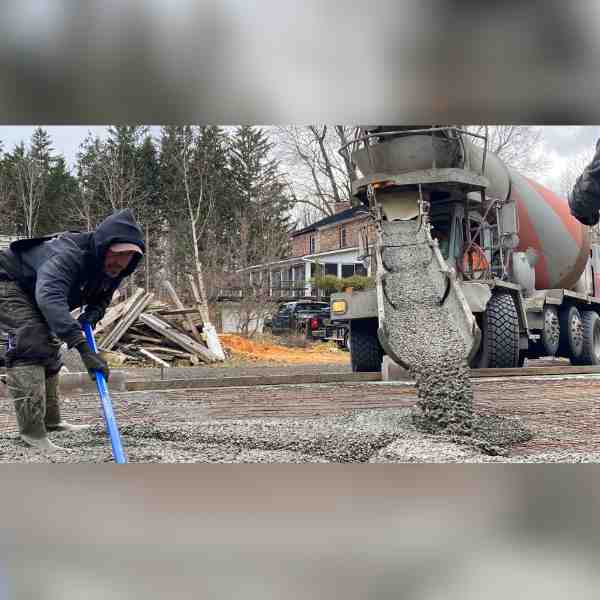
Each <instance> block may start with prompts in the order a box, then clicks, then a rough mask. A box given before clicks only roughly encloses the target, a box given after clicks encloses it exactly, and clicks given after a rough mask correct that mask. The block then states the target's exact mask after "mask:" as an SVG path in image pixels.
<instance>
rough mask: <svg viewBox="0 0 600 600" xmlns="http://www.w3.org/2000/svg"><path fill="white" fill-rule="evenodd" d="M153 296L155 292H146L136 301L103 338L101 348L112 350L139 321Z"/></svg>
mask: <svg viewBox="0 0 600 600" xmlns="http://www.w3.org/2000/svg"><path fill="white" fill-rule="evenodd" d="M152 298H154V294H153V293H149V294H144V295H143V296H142V297H141V298H140V299H139V300H138V301H137V302H134V303H133V304H132V306H131V309H130V310H129V312H128V313H127V314H126V315H125V317H124V318H123V319H122V320H121V322H120V323H119V324H118V325H117V326H116V327H115V328H114V329H113V330H112V331H111V332H110V333H109V334H108V335H107V336H106V337H105V338H104V339H103V340H102V342H101V343H100V349H102V350H110V349H111V348H112V347H113V346H114V345H115V344H116V343H117V342H118V341H119V340H120V339H121V338H122V337H123V335H124V334H125V332H126V331H127V330H128V329H129V328H130V327H131V325H133V324H134V323H135V322H136V321H137V319H138V317H139V316H140V314H141V313H142V311H143V310H145V308H146V307H147V306H148V304H150V302H151V301H152Z"/></svg>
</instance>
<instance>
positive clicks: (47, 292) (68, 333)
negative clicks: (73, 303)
mask: <svg viewBox="0 0 600 600" xmlns="http://www.w3.org/2000/svg"><path fill="white" fill-rule="evenodd" d="M80 268H81V267H80V265H79V263H78V260H77V257H76V256H74V255H72V254H57V255H55V256H53V257H52V258H49V259H48V260H46V261H45V262H44V264H43V265H42V266H41V267H40V269H38V272H37V282H36V286H35V300H36V302H37V305H38V307H39V309H40V311H41V312H42V314H43V315H44V318H45V319H46V322H47V323H48V326H49V327H50V329H51V330H52V331H53V332H54V333H55V334H56V335H57V336H58V337H59V338H60V339H61V340H63V341H64V342H66V343H67V345H68V347H69V348H72V347H73V346H75V345H76V344H78V343H79V342H81V341H83V340H85V337H84V335H83V332H82V331H81V326H80V325H79V323H78V321H77V320H76V319H74V318H73V317H72V316H71V312H70V311H69V301H68V297H69V290H70V289H71V286H72V285H73V284H74V282H75V281H76V280H77V278H78V275H79V270H80Z"/></svg>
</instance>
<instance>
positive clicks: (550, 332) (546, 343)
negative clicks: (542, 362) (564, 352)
mask: <svg viewBox="0 0 600 600" xmlns="http://www.w3.org/2000/svg"><path fill="white" fill-rule="evenodd" d="M540 344H541V356H555V355H556V353H557V352H558V346H559V344H560V319H559V318H558V310H557V309H556V306H545V307H544V329H543V330H542V333H541V336H540Z"/></svg>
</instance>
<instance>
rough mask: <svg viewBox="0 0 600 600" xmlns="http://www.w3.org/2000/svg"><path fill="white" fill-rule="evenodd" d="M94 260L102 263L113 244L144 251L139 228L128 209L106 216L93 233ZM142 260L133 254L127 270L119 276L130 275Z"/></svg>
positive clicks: (139, 256) (138, 255)
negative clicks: (132, 246) (132, 245)
mask: <svg viewBox="0 0 600 600" xmlns="http://www.w3.org/2000/svg"><path fill="white" fill-rule="evenodd" d="M92 240H93V244H94V251H95V255H96V259H97V260H98V262H99V263H100V264H102V262H103V261H104V256H105V255H106V252H107V250H108V249H109V248H110V246H112V245H113V244H116V243H119V242H128V243H130V244H135V245H136V246H138V247H139V248H140V249H141V251H142V252H145V251H146V246H145V245H144V238H143V234H142V230H141V228H140V226H139V225H138V224H137V223H136V222H135V217H134V216H133V212H132V211H131V210H130V209H128V208H127V209H125V210H121V211H119V212H116V213H113V214H112V215H110V216H108V217H107V218H106V219H104V221H102V223H100V225H98V227H97V228H96V231H94V233H93V236H92ZM141 258H142V255H141V254H134V255H133V257H132V258H131V262H130V263H129V265H128V267H127V269H125V270H124V271H123V272H122V274H121V276H126V275H129V274H130V273H132V272H133V271H134V270H135V269H136V267H137V266H138V263H139V262H140V260H141Z"/></svg>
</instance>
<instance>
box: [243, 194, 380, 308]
mask: <svg viewBox="0 0 600 600" xmlns="http://www.w3.org/2000/svg"><path fill="white" fill-rule="evenodd" d="M361 237H362V240H361ZM290 238H291V240H290V241H291V244H290V245H291V255H290V256H289V257H288V258H286V259H284V260H280V261H277V262H273V263H270V264H263V265H256V266H253V267H251V268H250V269H249V272H250V282H258V281H266V278H267V277H268V278H269V289H270V295H271V297H273V298H298V297H312V298H316V297H318V296H319V291H318V290H315V289H313V286H312V284H311V279H312V278H313V277H315V276H316V275H317V274H319V272H320V273H321V274H323V275H335V276H337V277H350V276H352V275H355V274H356V275H370V274H371V261H368V260H367V261H363V260H362V258H365V257H366V256H367V255H368V252H369V250H368V248H369V247H370V245H371V244H372V242H373V241H374V239H375V231H374V229H373V225H372V224H370V223H369V218H368V215H367V213H366V210H365V209H364V208H363V207H358V208H353V207H352V206H351V205H350V203H349V202H340V203H338V206H336V212H335V214H333V215H330V216H328V217H325V218H323V219H321V220H320V221H317V222H316V223H313V224H312V225H309V226H308V227H304V228H303V229H300V230H298V231H294V232H293V233H291V235H290ZM365 263H366V264H365Z"/></svg>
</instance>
